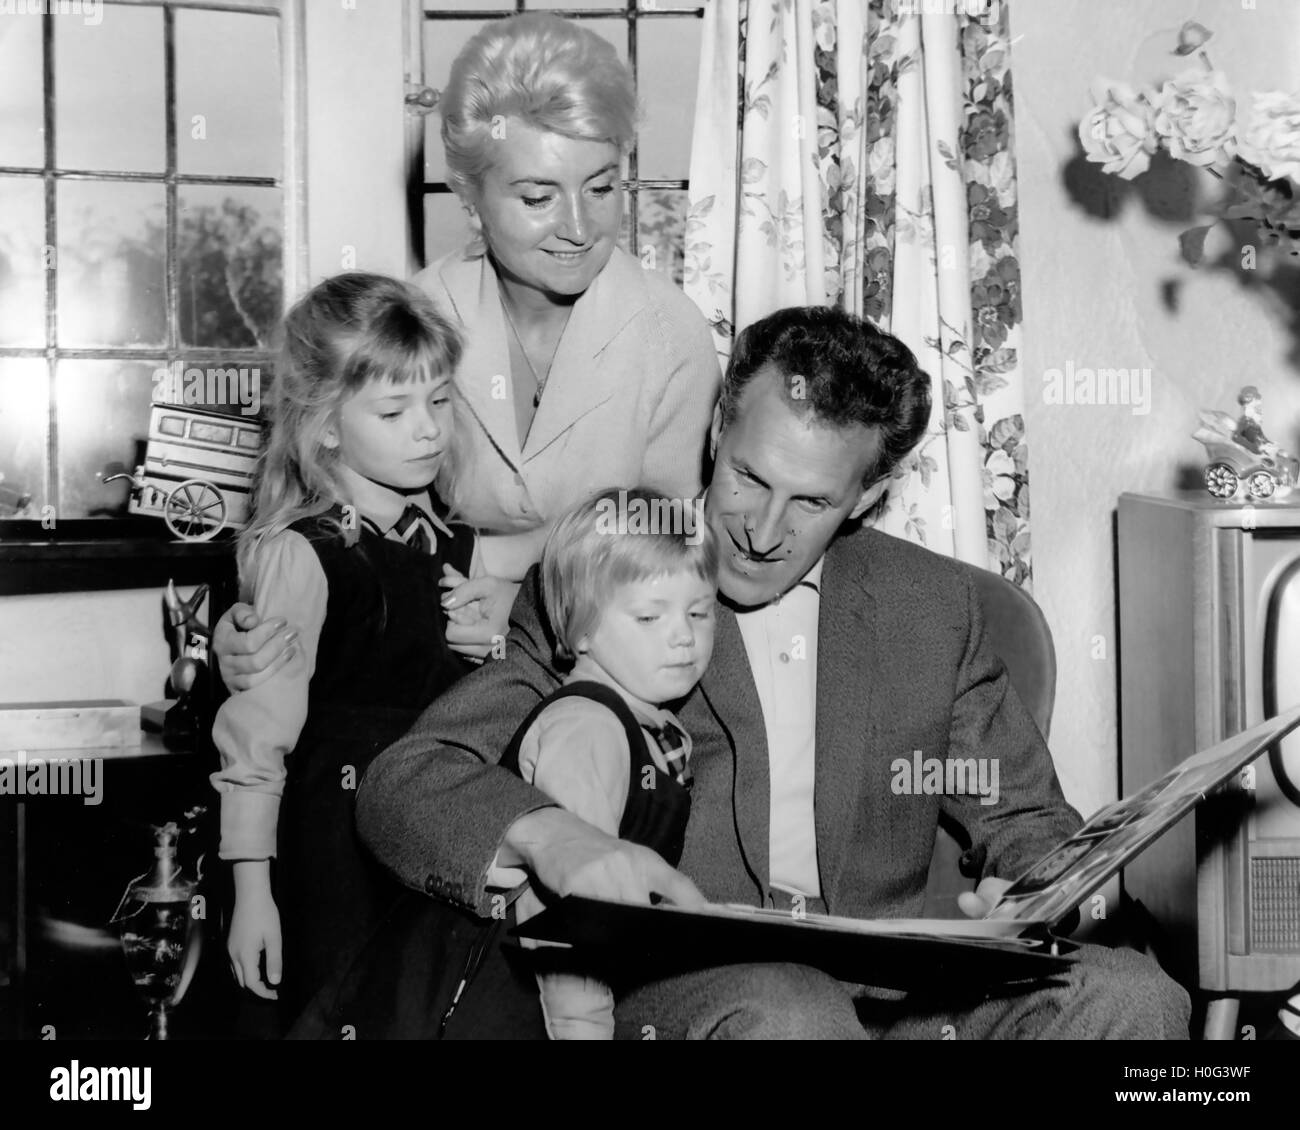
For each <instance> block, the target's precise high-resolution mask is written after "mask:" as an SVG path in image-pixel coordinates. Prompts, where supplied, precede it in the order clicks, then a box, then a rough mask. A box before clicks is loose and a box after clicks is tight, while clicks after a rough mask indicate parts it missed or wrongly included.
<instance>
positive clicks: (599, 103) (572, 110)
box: [438, 12, 636, 198]
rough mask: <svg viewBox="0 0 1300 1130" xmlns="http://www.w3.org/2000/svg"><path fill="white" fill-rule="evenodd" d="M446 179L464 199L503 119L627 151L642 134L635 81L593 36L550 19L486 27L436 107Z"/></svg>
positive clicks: (457, 64) (487, 160)
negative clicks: (637, 116) (638, 123)
mask: <svg viewBox="0 0 1300 1130" xmlns="http://www.w3.org/2000/svg"><path fill="white" fill-rule="evenodd" d="M438 110H439V113H440V114H441V115H442V143H443V147H444V148H445V149H446V153H447V179H448V180H449V181H450V182H451V185H452V187H453V188H454V189H455V190H456V192H457V194H458V195H460V196H461V197H462V198H466V197H467V195H472V194H473V193H474V192H476V191H477V189H478V188H479V185H480V184H481V182H482V178H483V174H484V173H485V172H486V171H487V169H488V167H489V166H490V165H491V164H492V147H493V146H494V145H495V144H496V143H497V139H499V138H500V136H501V133H500V129H499V128H498V127H499V125H500V123H501V122H502V121H503V120H504V119H505V118H512V117H513V118H519V119H521V120H522V121H524V122H526V123H528V125H530V126H532V127H533V128H535V129H539V130H547V131H549V132H551V133H558V134H562V135H563V136H564V137H570V138H574V139H575V140H578V141H608V142H612V143H613V144H614V145H617V146H618V148H619V149H620V150H622V151H626V150H627V149H628V147H629V146H630V145H631V144H632V139H633V137H634V135H635V133H636V92H635V90H634V88H633V85H632V75H631V72H630V71H629V70H628V69H627V67H626V66H625V65H624V64H623V63H622V61H621V60H620V59H619V57H618V53H617V52H616V51H615V50H614V47H613V45H612V44H611V43H610V42H609V41H608V40H606V39H602V38H601V37H600V36H599V35H597V34H596V33H595V32H594V31H590V30H588V29H587V28H584V27H580V26H579V25H578V24H576V23H574V22H572V21H571V20H565V19H561V18H560V17H559V16H556V15H552V14H550V13H546V12H525V13H523V14H521V15H518V16H511V17H510V18H509V19H504V20H496V21H494V22H493V23H490V24H488V25H487V26H486V27H484V28H483V30H482V31H480V32H479V33H478V34H477V35H475V36H474V38H473V39H471V40H470V41H469V42H468V43H466V44H465V46H464V47H463V48H462V49H461V52H460V54H459V55H457V56H456V59H455V61H454V62H453V63H452V65H451V76H450V77H449V78H448V80H447V86H446V88H445V89H444V90H443V92H442V99H441V101H440V102H439V104H438Z"/></svg>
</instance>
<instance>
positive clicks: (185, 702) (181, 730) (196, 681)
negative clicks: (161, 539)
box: [145, 581, 211, 749]
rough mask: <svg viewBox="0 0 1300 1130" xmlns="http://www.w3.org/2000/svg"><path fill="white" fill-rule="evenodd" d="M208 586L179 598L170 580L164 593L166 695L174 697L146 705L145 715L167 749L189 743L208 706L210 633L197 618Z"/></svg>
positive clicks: (189, 744)
mask: <svg viewBox="0 0 1300 1130" xmlns="http://www.w3.org/2000/svg"><path fill="white" fill-rule="evenodd" d="M207 595H208V586H207V585H199V587H198V588H196V589H195V590H194V595H193V596H191V597H190V598H189V600H182V599H181V598H180V594H179V593H177V591H176V585H175V584H174V583H173V582H172V581H168V582H167V591H166V592H165V593H163V612H164V614H165V616H166V619H167V631H168V643H169V644H170V645H171V654H172V667H171V672H170V674H169V675H168V678H167V690H166V693H167V696H168V698H173V699H175V700H176V701H175V702H172V703H170V704H167V703H154V704H153V705H152V706H150V707H146V708H145V711H146V715H145V717H146V719H147V720H148V721H152V722H153V723H154V725H155V726H156V727H158V728H160V729H161V730H162V736H163V744H164V745H165V746H167V748H168V749H178V748H189V747H192V745H193V743H194V740H195V737H196V735H197V734H198V733H199V730H200V726H201V725H202V723H203V720H204V719H205V718H206V717H207V707H208V640H209V639H210V638H211V633H210V632H209V630H208V628H207V627H206V626H204V625H203V624H202V623H201V622H200V620H199V614H198V610H199V608H200V607H201V606H202V604H203V601H204V600H205V599H206V598H207Z"/></svg>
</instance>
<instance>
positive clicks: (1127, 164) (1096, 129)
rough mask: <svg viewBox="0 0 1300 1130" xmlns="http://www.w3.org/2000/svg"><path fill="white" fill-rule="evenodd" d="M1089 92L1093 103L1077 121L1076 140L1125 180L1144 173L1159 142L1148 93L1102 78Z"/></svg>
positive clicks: (1104, 169)
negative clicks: (1094, 105)
mask: <svg viewBox="0 0 1300 1130" xmlns="http://www.w3.org/2000/svg"><path fill="white" fill-rule="evenodd" d="M1092 95H1093V101H1094V102H1096V103H1097V107H1096V109H1094V110H1093V111H1092V113H1090V114H1089V115H1088V116H1087V117H1085V118H1084V119H1083V121H1081V122H1080V123H1079V141H1080V142H1081V143H1082V144H1083V151H1084V153H1086V154H1087V156H1088V160H1089V161H1092V162H1094V163H1096V164H1098V165H1100V166H1101V168H1102V172H1104V173H1115V174H1117V175H1119V176H1121V177H1123V178H1124V179H1125V180H1132V179H1133V178H1134V177H1136V176H1138V175H1139V174H1140V173H1145V172H1146V171H1147V168H1148V166H1149V165H1150V164H1151V154H1152V153H1154V152H1155V151H1156V149H1157V147H1158V146H1159V141H1158V140H1157V139H1156V136H1155V132H1154V130H1153V117H1154V112H1153V111H1152V108H1151V103H1150V101H1149V94H1148V93H1147V92H1145V91H1144V92H1141V93H1139V92H1136V91H1134V90H1133V88H1132V87H1131V86H1129V85H1127V84H1126V83H1122V82H1109V81H1103V82H1100V83H1098V84H1096V85H1095V86H1094V87H1093V92H1092Z"/></svg>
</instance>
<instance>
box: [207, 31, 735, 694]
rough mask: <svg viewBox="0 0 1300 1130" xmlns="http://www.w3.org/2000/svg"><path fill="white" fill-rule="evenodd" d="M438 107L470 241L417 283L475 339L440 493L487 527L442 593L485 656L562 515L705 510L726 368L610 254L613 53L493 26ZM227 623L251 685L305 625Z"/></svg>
mask: <svg viewBox="0 0 1300 1130" xmlns="http://www.w3.org/2000/svg"><path fill="white" fill-rule="evenodd" d="M439 109H440V112H441V114H442V137H443V144H444V147H445V149H446V154H447V167H448V170H449V178H450V180H451V183H452V184H453V186H454V187H455V189H456V192H457V193H458V195H459V196H460V199H461V200H462V202H463V203H464V205H465V207H466V208H467V210H468V211H469V213H470V217H471V223H472V224H473V225H474V227H475V229H476V237H475V239H474V240H472V241H471V243H470V244H469V245H468V246H467V247H465V248H463V249H462V250H460V251H456V252H453V253H452V254H450V255H447V256H444V257H443V258H442V259H439V260H438V261H437V262H435V263H433V264H432V265H431V266H430V267H429V268H428V269H426V270H425V271H422V272H421V273H420V274H419V275H418V276H417V277H416V280H415V281H416V282H417V283H418V284H419V285H420V286H422V287H423V288H424V289H425V290H426V291H428V292H429V293H430V294H431V295H432V296H433V298H434V300H435V302H436V303H437V304H438V306H439V307H440V308H441V309H442V311H443V312H444V313H446V314H447V315H448V316H450V317H453V318H455V319H456V320H457V321H458V322H459V323H460V326H461V328H462V330H463V332H464V337H465V339H466V349H465V354H464V357H463V360H462V362H461V365H460V368H459V370H458V371H457V378H456V384H457V387H458V389H459V390H460V392H461V394H462V397H463V401H464V403H465V405H466V406H467V407H468V412H467V416H468V417H469V419H468V420H467V421H466V424H467V427H466V428H465V432H466V433H467V435H468V440H467V449H468V450H467V453H466V458H465V461H464V464H463V466H464V471H463V473H462V474H461V475H460V476H459V481H458V482H455V483H441V482H440V483H439V490H440V493H442V495H443V497H444V498H446V499H448V500H449V501H450V502H451V504H452V507H453V509H454V511H455V512H456V513H457V516H458V517H460V518H461V519H462V520H464V521H465V522H467V523H468V524H469V525H471V526H473V527H475V529H476V530H477V531H478V532H479V535H480V545H481V560H482V568H481V570H480V571H481V572H483V573H486V574H487V576H483V577H480V578H479V579H476V580H469V581H464V580H462V579H461V578H460V577H455V578H453V581H454V582H457V583H456V584H455V585H453V584H452V583H451V582H449V587H452V588H453V591H452V593H451V594H450V595H449V596H448V597H447V600H446V606H447V608H448V610H449V612H450V613H451V615H452V617H453V619H454V620H455V621H456V622H454V623H452V624H450V625H449V626H448V629H447V640H448V642H449V643H450V644H451V645H452V646H453V647H455V648H456V649H457V650H459V651H461V652H463V653H464V654H467V655H472V656H476V657H483V656H485V655H486V654H488V652H489V651H490V649H491V645H492V641H493V639H494V638H497V637H500V636H504V634H505V631H506V624H507V621H508V618H509V611H510V605H511V603H512V602H513V600H514V594H515V591H516V589H517V586H518V582H519V581H520V580H521V579H522V578H523V575H524V574H525V573H526V572H527V571H528V569H529V567H530V566H532V565H533V564H535V563H536V562H537V561H538V560H540V558H541V552H542V545H543V543H544V542H545V540H546V534H547V532H548V531H549V529H550V525H551V523H552V522H553V521H554V519H555V518H557V517H558V516H559V515H560V514H561V513H563V512H564V510H566V509H567V508H568V507H569V506H571V505H573V504H574V503H575V502H577V501H579V500H580V499H582V498H584V497H586V496H587V495H589V494H591V493H592V492H593V491H595V490H597V489H600V488H602V487H607V486H610V485H618V484H625V485H627V486H633V485H635V484H637V483H649V484H653V485H654V486H656V487H657V488H658V489H659V490H660V491H661V492H662V493H663V494H665V495H668V496H670V497H682V498H694V497H696V496H697V495H698V493H699V490H700V486H701V481H702V467H701V462H702V457H703V452H704V448H705V442H704V441H705V436H706V433H707V430H708V425H709V421H710V418H711V415H712V411H713V404H714V401H715V400H716V398H717V392H718V386H719V383H720V372H719V369H718V361H717V354H716V352H715V350H714V346H713V341H712V335H711V333H710V331H709V328H708V326H707V324H706V323H705V321H704V319H703V317H702V316H701V315H700V313H699V311H698V309H697V308H696V307H695V305H694V304H693V303H692V302H691V301H690V299H688V298H687V297H686V296H685V295H684V294H683V293H682V292H681V291H680V290H678V289H677V287H676V286H674V285H673V284H672V282H671V281H670V280H669V279H668V278H667V277H666V276H665V275H662V274H659V273H657V272H653V271H646V270H643V269H642V268H641V266H640V264H639V263H638V262H637V261H636V260H635V259H633V258H632V257H631V256H630V255H628V254H627V253H626V252H625V251H623V250H621V249H620V248H619V247H618V246H617V244H616V241H617V239H618V234H619V230H620V225H621V223H622V216H623V199H622V190H621V188H620V184H619V174H620V170H621V166H622V160H623V156H624V154H625V153H626V151H627V149H628V147H629V146H630V144H631V142H632V139H633V135H634V127H635V114H636V99H635V95H634V93H633V87H632V79H631V75H630V74H629V72H628V70H627V68H626V67H625V66H624V65H623V64H622V63H621V62H620V61H619V59H618V56H617V54H616V53H615V51H614V48H613V47H612V46H611V45H610V44H609V43H608V42H607V41H606V40H604V39H602V38H601V37H600V36H598V35H596V34H595V33H594V32H591V31H587V30H586V29H584V28H582V27H580V26H579V25H578V24H576V23H574V22H572V21H568V20H563V19H561V18H559V17H558V16H553V15H549V14H546V13H541V12H534V13H525V14H522V15H518V16H513V17H511V18H509V19H505V20H498V21H495V22H493V23H490V24H488V25H487V26H485V27H484V28H483V29H482V30H481V31H480V32H479V33H478V34H477V35H476V36H474V38H473V39H471V40H470V41H469V42H468V43H467V44H466V45H465V47H464V48H463V49H462V50H461V52H460V54H459V55H458V56H457V57H456V60H455V62H454V63H453V64H452V68H451V76H450V79H449V81H448V83H447V87H446V89H445V90H444V91H443V95H442V100H441V102H440V103H439ZM232 612H233V614H234V622H235V623H238V624H239V625H240V627H241V628H243V629H244V630H245V633H247V634H241V633H238V632H232V631H230V629H229V627H228V623H229V622H230V621H229V618H228V617H223V619H222V622H221V623H220V624H219V625H218V630H217V633H218V634H217V636H216V638H215V641H214V650H215V651H216V653H217V655H218V658H219V659H220V660H221V673H222V675H223V676H224V677H225V679H226V682H227V685H228V686H230V687H231V689H232V690H235V689H245V688H247V687H248V686H252V685H255V684H256V683H257V682H259V681H260V677H259V675H260V673H261V672H262V671H265V670H267V669H269V668H268V665H269V663H270V662H271V661H272V660H275V659H276V657H277V656H279V657H280V661H283V654H282V649H283V648H284V646H285V645H284V643H282V642H278V641H286V640H287V637H288V636H289V635H290V634H291V631H292V626H283V627H282V629H281V631H280V633H279V634H278V635H276V634H275V633H273V632H272V631H271V630H270V626H269V625H268V626H267V628H264V629H263V630H262V631H260V632H257V633H248V631H247V630H248V629H250V628H252V627H254V626H255V625H256V624H257V623H258V621H257V620H256V618H255V617H254V616H253V614H252V612H251V610H250V609H246V608H245V607H244V606H242V605H236V607H235V609H234V610H232ZM268 639H269V640H270V643H269V644H268ZM256 648H263V650H262V651H256V650H255V649H256Z"/></svg>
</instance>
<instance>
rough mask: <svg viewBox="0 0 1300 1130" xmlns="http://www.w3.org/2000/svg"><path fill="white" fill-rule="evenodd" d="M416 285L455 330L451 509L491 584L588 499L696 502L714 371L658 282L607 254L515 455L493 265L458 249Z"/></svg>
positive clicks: (704, 345)
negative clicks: (457, 406) (655, 497)
mask: <svg viewBox="0 0 1300 1130" xmlns="http://www.w3.org/2000/svg"><path fill="white" fill-rule="evenodd" d="M415 283H416V284H417V285H418V286H420V287H422V288H423V289H424V290H426V291H427V292H428V293H429V295H430V296H431V297H432V298H433V300H434V301H435V303H437V305H438V306H439V308H440V309H441V310H443V311H444V312H445V313H446V314H448V316H450V317H452V318H454V319H455V320H456V321H458V322H459V323H460V325H461V326H462V327H463V329H464V332H465V352H464V355H463V356H462V358H461V363H460V365H459V366H458V368H457V370H456V385H457V387H458V388H459V389H460V391H461V392H462V394H463V395H464V398H465V403H466V404H467V405H468V407H469V410H470V411H469V413H468V414H467V416H466V418H464V419H462V420H459V421H458V424H457V426H458V427H459V428H461V429H462V431H461V434H460V436H459V437H458V439H459V441H460V442H461V443H463V444H464V445H465V446H466V447H467V449H468V450H467V451H466V453H465V458H464V460H463V465H464V466H465V467H466V468H467V469H468V470H467V472H466V473H465V474H462V475H460V476H458V477H457V482H456V486H455V491H454V501H455V508H456V512H457V514H456V516H457V517H458V518H460V519H461V520H462V521H464V522H467V523H468V524H469V525H471V526H473V527H474V528H475V529H476V530H478V531H479V534H480V545H481V547H482V551H483V563H484V566H485V567H486V569H487V571H488V572H489V573H491V574H492V575H493V576H497V577H506V578H509V579H510V580H515V581H517V580H519V579H520V578H522V577H523V575H524V573H525V572H527V570H528V568H529V566H530V565H532V564H533V563H534V562H536V561H538V560H540V558H541V556H542V545H543V543H544V542H545V540H546V534H547V531H548V530H549V528H550V524H551V523H552V522H554V520H555V519H556V518H558V517H559V516H560V515H561V514H562V513H563V512H564V511H565V510H567V509H568V508H569V507H570V506H572V505H573V504H574V503H576V502H578V501H579V500H580V499H583V498H585V497H587V496H588V495H590V494H592V493H594V492H595V491H597V490H601V489H603V488H605V487H610V486H625V487H634V486H638V485H642V484H645V485H649V486H654V487H656V488H658V489H659V490H660V491H662V492H663V493H664V494H667V495H669V496H670V497H675V498H695V497H696V496H697V495H698V494H699V492H700V477H701V473H702V470H703V468H702V466H701V463H702V454H703V451H704V446H705V443H704V441H705V437H706V435H707V433H708V428H709V422H710V420H711V419H712V417H713V404H714V401H715V400H716V399H717V396H718V386H719V384H720V382H721V373H720V370H719V368H718V355H717V352H716V350H715V348H714V344H713V337H712V335H711V334H710V332H709V327H708V325H707V323H706V322H705V321H704V318H703V317H702V316H701V314H700V312H699V310H698V309H697V308H696V306H695V304H694V303H693V302H692V301H691V300H690V299H689V298H687V297H686V295H684V294H683V293H682V292H681V290H680V289H679V288H678V287H676V286H674V285H673V282H672V280H671V279H670V278H668V276H667V275H665V274H663V273H662V272H656V271H647V270H644V269H642V267H641V264H640V263H639V262H638V261H637V260H636V259H634V258H632V256H630V255H628V254H627V252H625V251H622V250H621V249H619V248H615V249H614V253H613V254H612V255H611V256H610V258H609V262H608V263H607V264H606V265H605V267H604V269H603V270H602V271H601V272H600V274H599V275H597V276H596V278H595V281H593V282H592V284H591V286H590V287H588V288H587V290H586V291H585V292H584V293H583V294H582V296H581V297H580V298H579V299H578V300H577V301H576V302H575V303H574V305H573V310H572V312H571V313H570V315H569V321H568V324H567V325H566V326H565V328H564V334H563V336H562V337H561V338H560V343H559V347H558V348H557V350H556V353H555V359H554V360H553V361H552V362H551V371H550V376H549V377H548V378H547V382H546V392H545V395H544V396H543V397H542V400H541V403H540V404H539V405H538V408H537V414H536V416H535V417H534V418H533V423H532V426H531V427H530V429H529V431H528V437H527V440H526V442H525V443H524V444H523V445H522V447H521V446H520V443H519V432H518V427H517V424H516V420H515V408H514V400H513V391H512V388H511V384H510V378H509V373H510V349H509V341H510V336H509V335H510V330H509V329H508V328H507V326H506V320H505V314H504V313H503V312H502V308H501V295H500V292H499V290H498V284H497V276H496V272H495V271H494V270H493V267H492V261H491V260H490V259H489V258H487V256H485V255H481V254H480V255H474V254H472V253H470V252H469V251H468V250H462V251H457V252H454V253H452V254H450V255H446V256H444V257H443V258H442V259H439V260H438V261H437V262H436V263H434V264H433V265H432V266H430V267H429V268H428V269H426V270H424V271H421V272H420V273H419V274H418V275H416V277H415Z"/></svg>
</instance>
